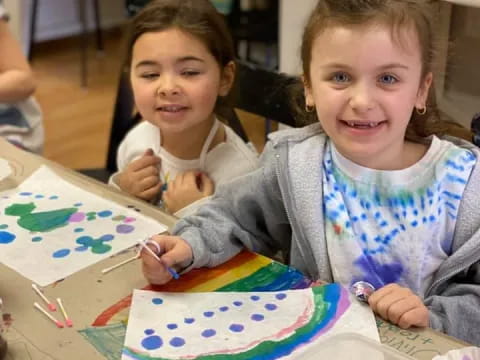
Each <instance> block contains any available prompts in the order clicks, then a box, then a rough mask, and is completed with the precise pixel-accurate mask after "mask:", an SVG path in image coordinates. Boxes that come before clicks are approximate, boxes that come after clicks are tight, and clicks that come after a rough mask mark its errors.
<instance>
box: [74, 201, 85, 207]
mask: <svg viewBox="0 0 480 360" xmlns="http://www.w3.org/2000/svg"><path fill="white" fill-rule="evenodd" d="M82 205H83V204H82V203H80V202H79V203H75V204H73V206H75V207H80V206H82Z"/></svg>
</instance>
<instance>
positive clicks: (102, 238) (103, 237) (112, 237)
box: [100, 234, 115, 241]
mask: <svg viewBox="0 0 480 360" xmlns="http://www.w3.org/2000/svg"><path fill="white" fill-rule="evenodd" d="M114 237H115V236H113V235H111V234H105V235H102V237H101V238H100V240H101V241H111V240H113V239H114Z"/></svg>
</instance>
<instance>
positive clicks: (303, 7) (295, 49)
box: [279, 0, 317, 75]
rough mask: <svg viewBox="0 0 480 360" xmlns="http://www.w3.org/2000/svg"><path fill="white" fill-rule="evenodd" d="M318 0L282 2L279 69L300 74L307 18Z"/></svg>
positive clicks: (284, 0) (289, 0)
mask: <svg viewBox="0 0 480 360" xmlns="http://www.w3.org/2000/svg"><path fill="white" fill-rule="evenodd" d="M316 3H317V0H298V1H293V0H280V15H279V16H280V21H279V27H280V29H279V54H280V55H279V57H280V58H279V69H280V71H281V72H285V73H287V74H295V75H296V74H300V73H301V66H300V45H301V41H302V34H303V28H304V26H305V23H306V21H307V17H308V15H309V14H310V12H311V11H312V9H313V7H314V6H315V5H316Z"/></svg>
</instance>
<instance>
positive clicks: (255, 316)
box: [250, 314, 265, 321]
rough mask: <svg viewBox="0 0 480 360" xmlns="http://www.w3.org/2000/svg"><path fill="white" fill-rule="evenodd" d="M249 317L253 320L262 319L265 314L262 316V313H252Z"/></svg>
mask: <svg viewBox="0 0 480 360" xmlns="http://www.w3.org/2000/svg"><path fill="white" fill-rule="evenodd" d="M250 318H251V319H252V320H253V321H262V320H263V319H265V316H263V315H262V314H253V315H252V316H251V317H250Z"/></svg>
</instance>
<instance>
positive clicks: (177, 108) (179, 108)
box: [157, 105, 188, 113]
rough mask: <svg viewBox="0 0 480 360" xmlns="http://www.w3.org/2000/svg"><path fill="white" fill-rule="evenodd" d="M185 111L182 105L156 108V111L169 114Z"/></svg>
mask: <svg viewBox="0 0 480 360" xmlns="http://www.w3.org/2000/svg"><path fill="white" fill-rule="evenodd" d="M186 109H188V108H187V107H186V106H183V105H164V106H159V107H157V110H158V111H164V112H171V113H176V112H179V111H183V110H186Z"/></svg>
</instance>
